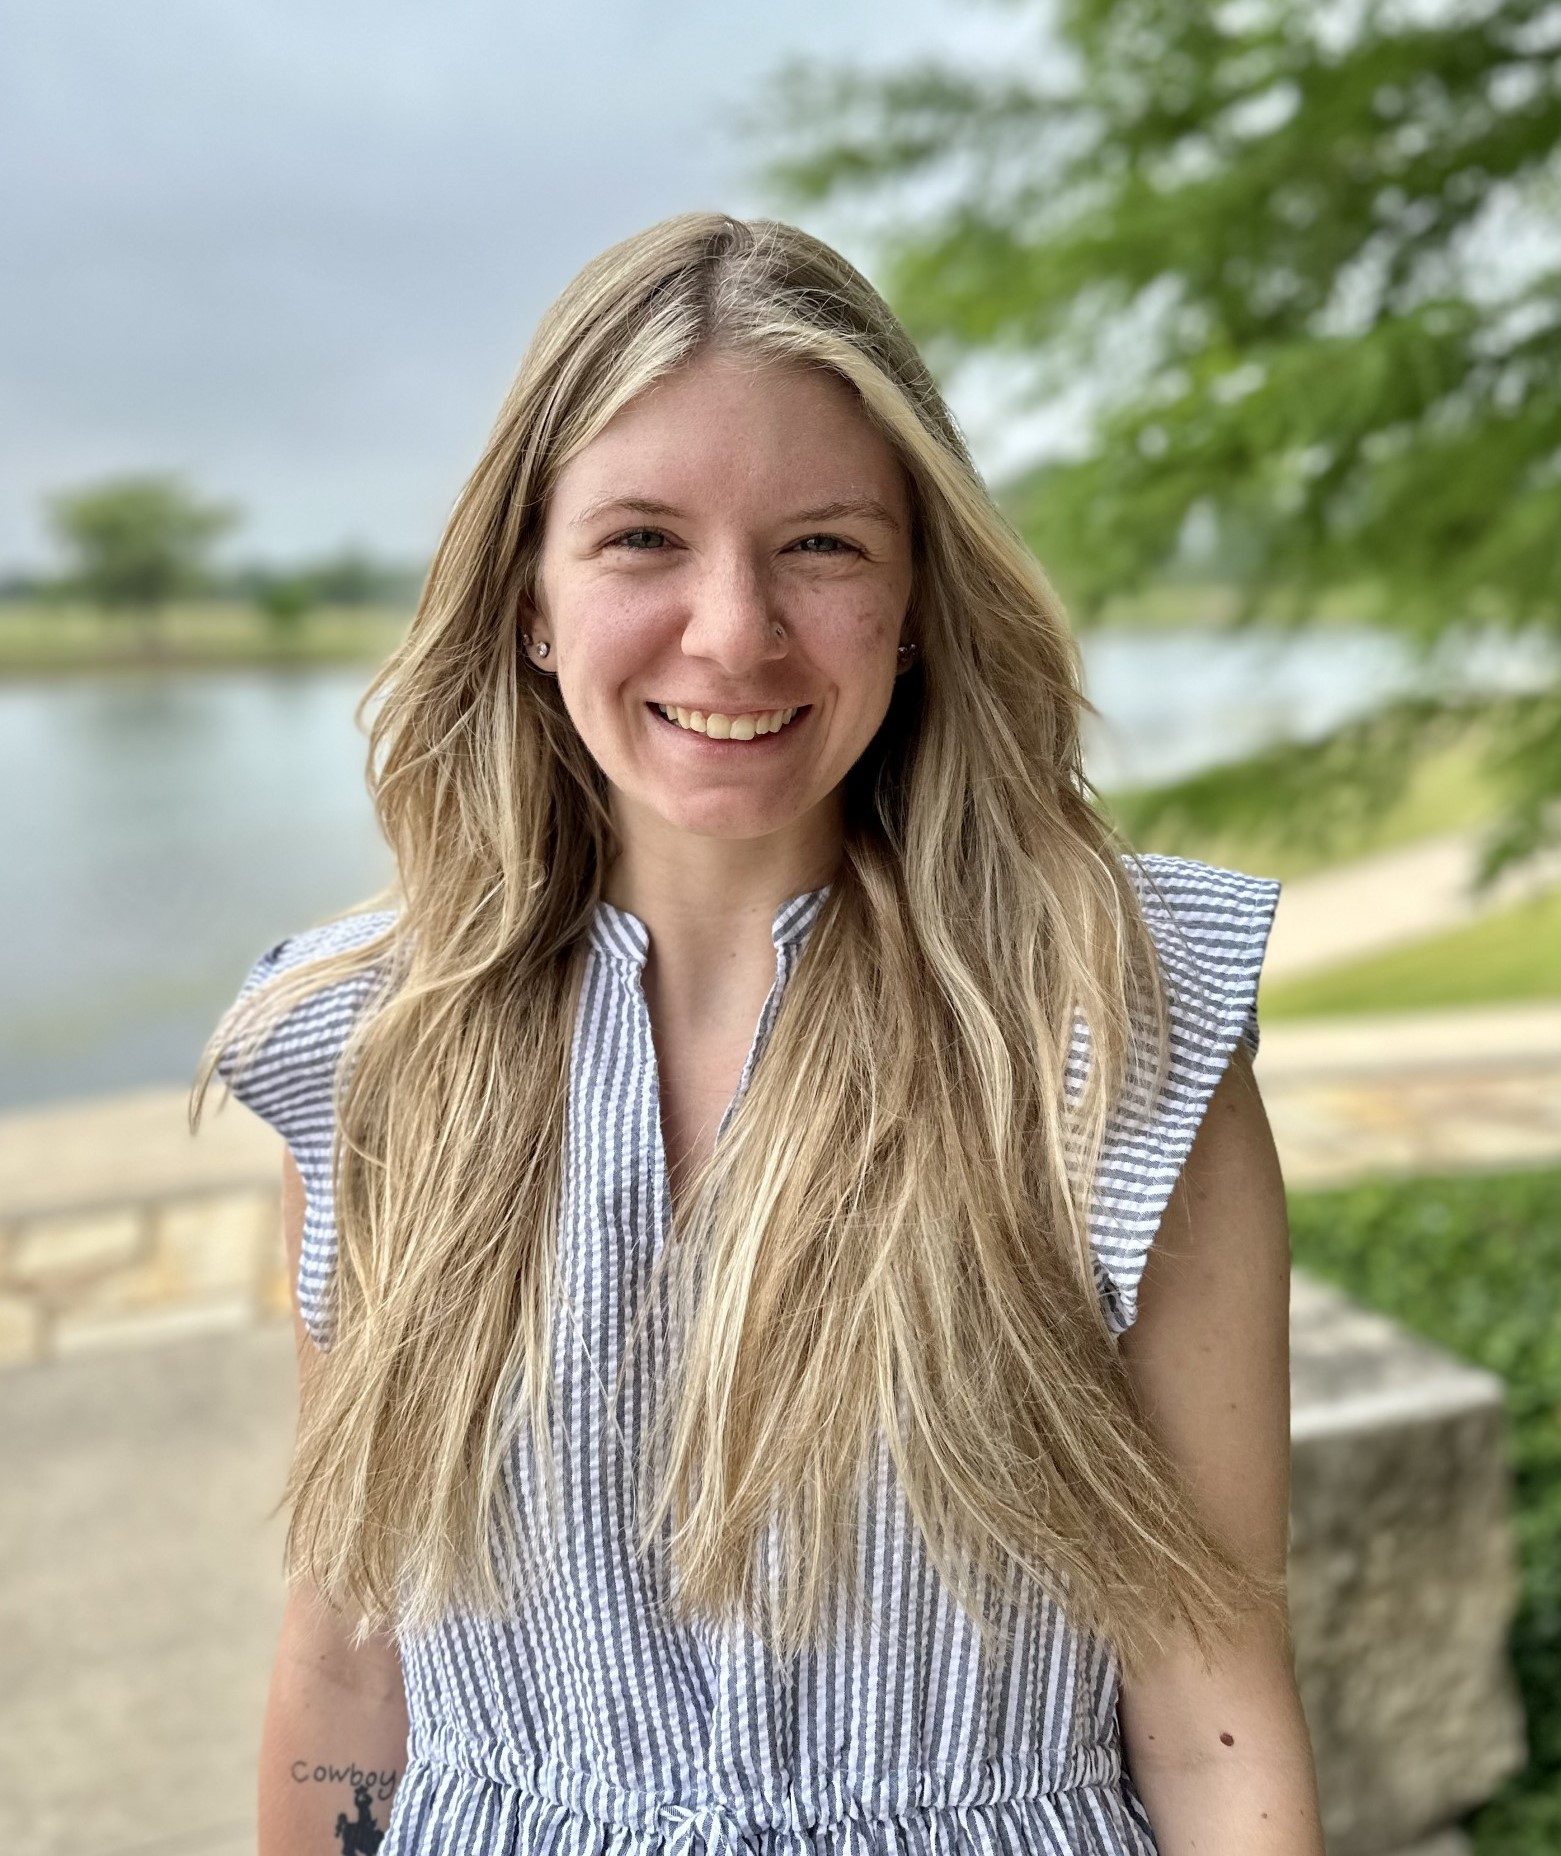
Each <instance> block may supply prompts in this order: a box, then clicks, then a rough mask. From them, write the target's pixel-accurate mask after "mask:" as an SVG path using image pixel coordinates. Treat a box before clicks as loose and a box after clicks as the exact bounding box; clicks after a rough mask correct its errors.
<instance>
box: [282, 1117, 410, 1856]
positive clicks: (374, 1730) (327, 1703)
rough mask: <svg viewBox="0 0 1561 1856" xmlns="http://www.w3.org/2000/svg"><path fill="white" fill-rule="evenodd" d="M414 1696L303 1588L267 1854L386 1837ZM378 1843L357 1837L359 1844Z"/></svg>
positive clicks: (297, 1334)
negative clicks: (352, 1832) (353, 1829)
mask: <svg viewBox="0 0 1561 1856" xmlns="http://www.w3.org/2000/svg"><path fill="white" fill-rule="evenodd" d="M303 1215H304V1185H303V1181H302V1179H301V1178H300V1177H299V1173H298V1169H297V1166H296V1165H295V1164H294V1161H293V1157H292V1155H291V1154H290V1153H288V1154H287V1155H286V1156H285V1158H284V1160H283V1164H282V1229H283V1234H284V1238H285V1242H286V1250H287V1259H288V1276H289V1280H290V1281H291V1282H292V1284H293V1298H294V1299H293V1339H294V1344H295V1346H296V1349H297V1353H298V1362H299V1370H300V1373H302V1372H303V1371H304V1370H305V1369H306V1363H307V1362H308V1360H309V1356H310V1353H311V1350H312V1349H313V1347H314V1342H313V1341H312V1340H311V1339H310V1337H309V1334H308V1331H307V1330H306V1329H305V1327H304V1324H303V1320H302V1318H301V1316H300V1314H299V1312H298V1304H297V1281H298V1261H299V1252H300V1249H301V1246H302V1242H303ZM406 1744H407V1713H406V1691H405V1686H404V1684H403V1682H402V1678H401V1660H400V1656H399V1655H398V1653H397V1649H396V1644H395V1640H394V1638H392V1637H386V1638H375V1639H373V1640H371V1641H370V1642H369V1643H367V1644H365V1645H364V1646H363V1647H362V1648H361V1649H354V1648H353V1644H352V1633H351V1628H350V1624H349V1622H348V1620H346V1619H345V1618H343V1617H342V1616H341V1615H340V1614H339V1613H338V1612H335V1611H333V1610H332V1609H331V1608H330V1607H329V1606H328V1605H327V1604H325V1603H324V1602H323V1601H322V1599H321V1598H320V1597H319V1595H318V1594H317V1593H315V1592H313V1591H311V1590H310V1589H308V1588H307V1587H300V1588H297V1589H295V1590H294V1591H292V1592H291V1593H290V1594H289V1595H288V1600H287V1604H286V1607H285V1609H284V1610H283V1613H282V1629H281V1633H280V1636H279V1638H278V1641H277V1650H276V1661H275V1663H274V1665H273V1667H272V1671H271V1688H270V1692H269V1694H268V1696H267V1700H266V1712H265V1721H264V1724H263V1726H262V1729H261V1737H260V1799H259V1804H260V1816H259V1832H260V1834H259V1856H337V1852H339V1851H341V1850H342V1849H350V1848H352V1847H354V1841H355V1840H354V1839H353V1838H352V1837H350V1836H349V1837H346V1838H343V1837H342V1836H341V1835H340V1834H339V1831H338V1819H339V1818H342V1817H345V1818H346V1820H347V1822H348V1823H349V1824H357V1823H361V1824H363V1825H364V1827H365V1829H367V1827H368V1826H369V1825H370V1824H371V1823H372V1825H373V1826H374V1827H375V1828H376V1829H378V1830H379V1831H383V1830H384V1829H385V1827H386V1824H387V1822H388V1820H389V1816H390V1805H391V1800H392V1798H393V1797H394V1795H395V1788H396V1786H397V1784H398V1783H399V1782H400V1779H401V1774H402V1770H403V1768H404V1767H405V1764H406ZM377 1842H378V1839H377V1838H375V1837H372V1836H371V1837H368V1838H367V1839H366V1840H365V1839H363V1838H359V1839H356V1843H357V1846H358V1847H360V1848H368V1849H372V1848H374V1847H376V1845H377Z"/></svg>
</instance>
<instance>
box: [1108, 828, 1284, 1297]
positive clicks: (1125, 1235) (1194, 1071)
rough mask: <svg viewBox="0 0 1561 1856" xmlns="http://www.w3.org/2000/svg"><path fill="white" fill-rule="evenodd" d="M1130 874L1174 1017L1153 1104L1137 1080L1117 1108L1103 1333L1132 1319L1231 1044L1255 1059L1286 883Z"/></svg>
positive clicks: (1231, 876)
mask: <svg viewBox="0 0 1561 1856" xmlns="http://www.w3.org/2000/svg"><path fill="white" fill-rule="evenodd" d="M1128 868H1129V870H1130V871H1131V873H1132V877H1133V882H1134V886H1135V889H1136V891H1137V894H1138V897H1139V901H1140V904H1141V906H1142V909H1143V913H1144V919H1145V921H1146V923H1147V925H1148V928H1149V932H1150V935H1151V938H1152V939H1153V941H1154V945H1155V951H1156V955H1157V957H1158V960H1159V964H1160V968H1161V976H1162V978H1163V979H1164V982H1165V988H1166V994H1167V1005H1168V1009H1169V1013H1170V1033H1171V1041H1170V1051H1169V1069H1168V1071H1167V1073H1166V1076H1165V1079H1164V1087H1163V1090H1162V1091H1161V1092H1160V1093H1158V1094H1157V1095H1156V1096H1155V1097H1154V1099H1153V1100H1151V1099H1149V1097H1148V1095H1147V1093H1146V1091H1145V1090H1144V1089H1143V1087H1142V1086H1141V1085H1140V1084H1139V1083H1138V1082H1136V1081H1135V1082H1132V1083H1130V1085H1129V1087H1128V1091H1127V1096H1126V1098H1125V1099H1124V1100H1123V1101H1122V1102H1121V1103H1119V1104H1118V1105H1117V1106H1116V1109H1115V1110H1114V1112H1113V1115H1112V1118H1111V1122H1110V1125H1109V1127H1108V1128H1107V1131H1106V1138H1105V1145H1104V1148H1103V1150H1102V1153H1101V1156H1100V1162H1099V1168H1098V1172H1097V1174H1096V1179H1095V1191H1094V1195H1093V1200H1092V1205H1091V1213H1090V1225H1091V1238H1092V1241H1093V1246H1094V1250H1095V1255H1096V1261H1097V1266H1098V1269H1097V1280H1098V1282H1099V1286H1100V1288H1101V1291H1102V1293H1103V1295H1104V1297H1105V1306H1106V1318H1107V1324H1108V1326H1109V1327H1110V1328H1111V1330H1112V1332H1113V1333H1117V1334H1120V1333H1121V1332H1122V1331H1123V1329H1125V1328H1127V1327H1130V1326H1131V1325H1132V1323H1133V1322H1134V1320H1136V1318H1137V1311H1138V1285H1139V1281H1140V1279H1141V1277H1142V1275H1143V1270H1144V1265H1145V1263H1146V1261H1147V1259H1148V1255H1149V1250H1150V1247H1151V1245H1152V1243H1153V1242H1154V1239H1155V1236H1156V1234H1157V1232H1158V1230H1159V1228H1160V1224H1161V1221H1162V1219H1163V1218H1164V1216H1165V1212H1166V1208H1167V1206H1168V1204H1169V1202H1170V1197H1171V1192H1172V1190H1173V1188H1174V1187H1175V1184H1176V1181H1177V1179H1178V1177H1179V1176H1180V1173H1181V1170H1182V1167H1183V1166H1184V1165H1185V1163H1186V1160H1187V1156H1188V1154H1189V1153H1190V1152H1191V1149H1192V1144H1193V1141H1194V1139H1195V1137H1196V1135H1197V1132H1198V1129H1199V1127H1200V1125H1201V1124H1202V1121H1203V1118H1204V1115H1205V1113H1206V1112H1207V1110H1208V1106H1209V1103H1210V1101H1211V1100H1212V1099H1213V1096H1214V1091H1215V1090H1216V1088H1217V1087H1218V1086H1219V1082H1220V1079H1221V1077H1222V1076H1223V1075H1224V1074H1225V1071H1226V1069H1227V1068H1228V1067H1229V1064H1230V1061H1231V1058H1232V1056H1233V1055H1234V1053H1235V1050H1236V1047H1237V1045H1238V1044H1244V1045H1245V1046H1246V1048H1247V1050H1248V1051H1250V1052H1251V1053H1252V1054H1253V1055H1254V1056H1255V1055H1256V1054H1257V1049H1258V1042H1259V1030H1258V1011H1257V995H1258V983H1259V980H1260V977H1261V974H1262V968H1263V959H1264V954H1265V951H1266V949H1267V945H1268V938H1269V931H1270V929H1271V928H1272V926H1273V920H1274V913H1275V910H1276V908H1277V906H1278V902H1279V896H1280V891H1281V888H1282V884H1281V883H1280V881H1279V879H1278V878H1276V877H1268V876H1257V875H1253V874H1250V873H1249V872H1247V871H1245V870H1235V869H1229V868H1227V867H1225V866H1223V865H1220V864H1211V863H1204V862H1202V861H1200V860H1199V859H1197V858H1193V857H1176V856H1171V855H1168V854H1165V853H1140V854H1138V855H1137V856H1136V857H1132V858H1129V859H1128Z"/></svg>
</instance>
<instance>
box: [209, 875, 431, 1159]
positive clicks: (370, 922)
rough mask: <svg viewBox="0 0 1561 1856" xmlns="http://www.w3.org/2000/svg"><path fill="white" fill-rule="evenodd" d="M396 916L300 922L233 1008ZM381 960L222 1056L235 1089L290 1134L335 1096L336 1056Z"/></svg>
mask: <svg viewBox="0 0 1561 1856" xmlns="http://www.w3.org/2000/svg"><path fill="white" fill-rule="evenodd" d="M395 919H396V911H395V910H394V909H365V910H359V911H357V912H355V913H353V914H350V915H342V916H337V917H336V918H334V919H333V920H331V921H326V922H321V923H317V924H315V925H313V926H310V927H307V928H301V929H299V930H297V931H296V932H295V933H293V934H289V935H284V936H283V937H282V939H281V940H280V941H275V942H273V943H272V944H271V945H270V946H269V947H268V948H266V949H265V951H264V952H263V953H261V954H260V955H258V956H257V957H256V959H255V960H253V961H252V962H251V963H250V966H249V970H248V971H247V972H246V973H245V975H244V977H243V980H242V981H241V982H240V985H239V989H238V993H237V995H236V997H235V999H234V1001H233V1006H232V1007H230V1008H229V1010H230V1011H232V1010H234V1009H235V1008H236V1007H237V1006H239V1005H240V1004H242V1003H244V1002H245V1001H247V1000H248V999H249V998H250V996H251V995H252V994H254V993H256V992H258V991H259V990H260V989H261V988H262V987H263V986H265V985H267V984H268V983H269V982H270V981H272V980H274V979H277V978H278V977H280V976H281V975H283V974H285V973H288V972H291V971H293V970H294V969H297V968H302V967H306V966H308V965H309V964H310V963H312V962H314V961H318V960H323V959H325V958H326V957H327V956H329V955H332V954H340V953H345V952H348V951H350V950H351V949H354V948H361V947H365V946H367V945H368V944H369V943H370V942H372V941H374V940H375V939H377V938H378V937H379V936H380V935H382V934H383V933H384V932H385V930H386V929H388V928H389V927H390V926H391V925H392V924H393V923H394V921H395ZM380 974H381V965H380V963H379V962H374V961H370V962H368V963H366V964H365V965H364V966H362V967H361V968H359V969H357V970H355V971H352V972H349V973H346V974H343V975H338V976H336V977H333V978H331V979H328V980H326V981H324V982H323V983H322V984H321V985H319V986H317V987H314V988H312V989H306V990H305V991H304V992H303V994H302V996H301V997H298V998H295V999H293V1000H292V1001H291V1002H290V1003H289V1004H288V1005H287V1006H286V1008H285V1009H284V1010H282V1011H281V1013H280V1015H279V1016H278V1017H277V1019H276V1022H275V1023H270V1022H269V1021H268V1023H267V1028H266V1029H265V1030H264V1031H263V1033H261V1035H260V1036H259V1039H258V1042H256V1043H255V1044H254V1045H253V1047H248V1046H241V1044H240V1042H239V1041H238V1040H237V1039H235V1040H234V1041H232V1042H229V1043H227V1044H226V1045H225V1046H224V1048H223V1050H222V1053H221V1055H220V1056H219V1058H218V1060H217V1065H216V1068H217V1071H218V1073H219V1074H220V1075H221V1076H222V1077H223V1079H224V1080H225V1081H226V1082H227V1083H228V1085H229V1087H230V1088H231V1089H232V1091H233V1093H234V1094H235V1095H236V1096H238V1098H239V1100H240V1101H241V1102H243V1103H245V1105H246V1106H247V1107H249V1108H252V1109H254V1110H255V1112H256V1113H257V1114H259V1115H260V1116H261V1117H262V1119H263V1120H266V1121H269V1122H271V1123H272V1124H273V1126H276V1127H278V1128H279V1129H280V1130H281V1131H282V1132H283V1133H284V1134H288V1135H292V1134H294V1133H295V1132H296V1130H297V1128H298V1127H299V1126H300V1124H305V1123H309V1122H312V1121H313V1120H314V1119H316V1118H317V1116H318V1114H319V1113H320V1110H321V1105H322V1103H323V1102H326V1101H328V1100H329V1098H330V1094H331V1088H332V1084H333V1082H334V1080H335V1071H336V1066H337V1060H338V1058H339V1057H340V1054H341V1051H342V1049H343V1046H344V1045H345V1043H346V1041H347V1036H348V1034H349V1032H350V1031H351V1029H352V1026H353V1023H354V1021H355V1019H356V1018H357V1015H358V1014H359V1012H360V1011H361V1010H362V1008H363V1006H364V1004H365V1003H366V1002H367V1000H368V998H369V997H370V995H371V994H372V993H373V991H374V990H375V988H376V986H377V983H378V980H379V978H380Z"/></svg>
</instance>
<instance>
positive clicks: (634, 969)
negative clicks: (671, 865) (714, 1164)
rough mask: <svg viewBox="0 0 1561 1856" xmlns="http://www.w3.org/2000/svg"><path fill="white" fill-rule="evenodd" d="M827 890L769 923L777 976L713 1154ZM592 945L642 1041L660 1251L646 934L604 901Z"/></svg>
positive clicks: (666, 1220) (663, 1214) (659, 1148)
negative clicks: (614, 974) (625, 996)
mask: <svg viewBox="0 0 1561 1856" xmlns="http://www.w3.org/2000/svg"><path fill="white" fill-rule="evenodd" d="M831 887H832V885H831V884H828V883H825V884H822V885H820V886H819V887H818V888H817V889H810V890H804V891H803V892H802V893H801V894H800V895H796V896H789V897H788V898H787V899H786V900H785V901H784V902H783V903H782V904H781V905H780V907H779V908H778V909H777V910H776V911H775V915H774V917H773V919H772V921H771V923H770V941H771V944H772V946H773V947H774V949H775V972H774V975H773V977H772V978H771V980H770V986H769V991H768V992H767V993H766V994H765V997H764V1002H763V1004H762V1005H761V1006H760V1007H759V1015H758V1018H757V1020H756V1021H755V1024H754V1027H753V1031H752V1033H751V1035H750V1037H749V1039H748V1049H747V1054H746V1055H745V1056H744V1058H743V1065H742V1069H741V1071H740V1072H739V1075H738V1079H737V1086H736V1088H735V1089H734V1090H733V1092H732V1096H731V1099H730V1100H729V1101H728V1102H727V1104H726V1107H725V1108H724V1109H723V1110H722V1113H721V1117H720V1120H719V1121H718V1122H717V1124H716V1131H715V1134H714V1136H713V1137H712V1148H713V1147H714V1146H715V1145H716V1144H717V1143H719V1141H720V1139H721V1137H722V1135H723V1134H725V1132H726V1129H727V1124H728V1123H729V1122H730V1121H731V1119H732V1117H733V1115H734V1114H735V1113H736V1112H737V1108H738V1105H739V1104H740V1103H741V1101H742V1099H743V1097H744V1095H745V1094H746V1093H747V1090H748V1085H749V1083H750V1081H751V1080H752V1076H753V1069H754V1065H755V1063H756V1062H757V1060H758V1056H759V1052H760V1049H761V1046H762V1045H763V1044H764V1042H765V1041H766V1040H765V1035H764V1034H765V1031H766V1029H767V1028H768V1025H769V1022H770V1019H771V1017H772V1015H773V1013H774V1012H775V1010H776V1009H777V1007H778V1005H779V1000H780V995H781V993H782V991H783V989H784V987H785V985H786V984H787V981H788V977H789V966H790V964H791V955H790V949H791V948H792V946H793V945H794V944H796V943H798V942H800V941H802V940H803V939H804V938H805V937H806V936H807V934H808V932H809V931H810V930H811V928H812V926H813V923H814V922H815V921H816V920H817V918H818V914H819V911H820V909H822V907H823V905H824V902H825V899H826V898H827V897H828V895H829V891H830V889H831ZM591 941H592V944H593V946H595V948H596V949H597V951H598V952H600V953H603V954H605V955H606V956H607V957H608V958H609V959H610V960H612V961H613V962H614V964H615V965H616V966H617V967H618V969H619V971H620V973H621V975H622V979H623V982H624V984H625V986H626V988H627V990H628V992H629V995H630V997H631V999H632V1001H633V1005H634V1010H635V1012H636V1014H637V1017H638V1021H639V1029H640V1034H641V1036H642V1038H643V1040H644V1049H645V1052H646V1082H647V1088H648V1092H649V1101H648V1103H647V1104H646V1105H645V1113H646V1120H647V1122H648V1125H649V1138H650V1140H651V1141H652V1142H653V1143H654V1148H655V1152H654V1156H653V1158H654V1166H655V1179H656V1188H657V1193H658V1196H659V1201H660V1216H659V1217H658V1220H657V1223H658V1227H659V1228H658V1230H657V1232H656V1243H657V1244H658V1246H659V1244H660V1243H661V1241H662V1239H663V1237H664V1236H665V1233H666V1231H667V1230H668V1229H669V1228H670V1227H671V1224H672V1221H673V1217H674V1213H675V1210H676V1209H677V1208H676V1207H675V1206H674V1203H673V1194H672V1177H671V1167H670V1164H669V1160H668V1153H667V1139H666V1132H665V1130H664V1128H663V1126H662V1119H661V1112H662V1097H661V1055H660V1052H659V1051H658V1050H657V1048H656V1032H655V1025H654V1023H653V1021H652V1019H651V1012H650V1000H649V997H648V996H647V994H646V991H645V967H646V963H647V962H648V960H649V958H650V930H649V928H648V927H647V926H646V925H645V923H644V921H643V920H642V919H641V918H640V917H639V916H638V915H636V914H634V913H633V911H632V910H629V909H623V908H619V907H618V905H617V904H616V903H611V902H608V901H607V900H606V899H605V898H603V899H602V900H600V901H599V902H598V903H597V905H596V909H595V912H594V914H593V916H592V920H591Z"/></svg>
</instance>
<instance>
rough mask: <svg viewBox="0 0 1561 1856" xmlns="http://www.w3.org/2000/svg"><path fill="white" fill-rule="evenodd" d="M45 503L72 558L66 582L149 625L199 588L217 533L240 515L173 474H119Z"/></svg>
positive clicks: (108, 607)
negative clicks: (175, 601)
mask: <svg viewBox="0 0 1561 1856" xmlns="http://www.w3.org/2000/svg"><path fill="white" fill-rule="evenodd" d="M46 509H47V513H48V519H49V523H50V526H51V527H52V529H53V530H54V533H55V536H56V539H57V540H58V542H59V544H60V546H61V548H62V550H63V551H64V553H65V555H66V558H67V563H68V564H67V582H68V584H69V586H70V588H71V589H72V590H73V591H74V592H76V593H78V594H79V595H80V596H81V597H82V598H84V599H88V600H90V601H91V602H92V603H93V604H94V605H98V606H101V607H103V608H104V609H105V610H108V611H119V612H127V613H132V614H135V615H136V616H138V617H139V618H140V620H141V622H142V624H143V626H145V627H147V628H149V627H150V625H151V621H152V619H153V617H154V616H155V614H156V613H157V611H158V610H159V608H161V607H162V606H164V605H165V604H167V602H168V601H169V600H171V599H174V598H177V597H178V596H179V595H181V594H187V593H192V592H195V591H198V590H199V589H200V588H201V587H202V586H203V585H204V584H205V579H206V564H207V559H208V556H209V554H210V551H211V549H212V547H213V545H214V544H215V543H216V541H217V539H218V538H219V537H220V536H221V535H223V534H225V533H226V532H227V531H228V529H229V528H231V527H232V525H233V524H234V522H236V521H237V519H238V512H237V510H236V509H234V508H232V507H231V506H229V505H226V504H216V503H205V502H201V501H200V500H198V499H197V498H196V497H195V496H193V495H192V494H191V493H190V491H189V490H188V489H186V488H185V486H184V484H183V483H182V482H181V481H180V480H179V479H178V478H177V477H174V476H151V475H146V476H126V477H114V478H110V479H108V480H106V481H104V482H101V483H96V484H93V485H91V486H89V487H88V488H85V489H80V490H72V491H62V492H59V493H56V494H55V495H53V496H51V497H49V498H48V499H47V501H46Z"/></svg>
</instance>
